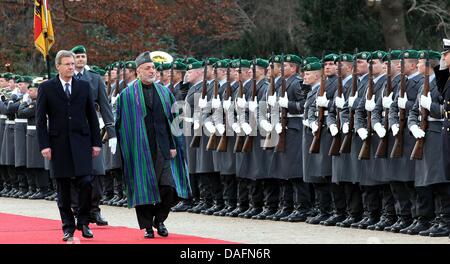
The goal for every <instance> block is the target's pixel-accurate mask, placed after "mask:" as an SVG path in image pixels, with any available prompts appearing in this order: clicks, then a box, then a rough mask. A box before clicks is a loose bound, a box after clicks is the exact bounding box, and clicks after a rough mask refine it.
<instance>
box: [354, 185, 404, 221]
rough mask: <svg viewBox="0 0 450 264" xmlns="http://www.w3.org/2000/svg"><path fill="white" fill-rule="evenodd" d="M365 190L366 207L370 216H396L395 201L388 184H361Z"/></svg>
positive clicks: (364, 200) (364, 201)
mask: <svg viewBox="0 0 450 264" xmlns="http://www.w3.org/2000/svg"><path fill="white" fill-rule="evenodd" d="M361 189H362V191H363V192H364V199H363V203H364V207H365V209H366V210H367V214H368V216H369V217H374V218H378V217H380V216H381V214H383V215H384V216H385V217H390V218H393V217H395V215H396V213H395V206H394V204H395V202H394V196H393V195H392V193H391V191H390V188H389V187H388V185H386V184H380V185H371V186H361Z"/></svg>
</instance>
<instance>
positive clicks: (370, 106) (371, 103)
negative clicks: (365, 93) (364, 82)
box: [365, 96, 377, 112]
mask: <svg viewBox="0 0 450 264" xmlns="http://www.w3.org/2000/svg"><path fill="white" fill-rule="evenodd" d="M375 106H377V104H376V103H375V96H372V99H371V100H369V99H367V100H366V105H365V108H366V111H369V112H372V111H373V110H374V109H375Z"/></svg>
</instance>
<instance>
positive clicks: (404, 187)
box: [390, 181, 417, 218]
mask: <svg viewBox="0 0 450 264" xmlns="http://www.w3.org/2000/svg"><path fill="white" fill-rule="evenodd" d="M390 186H391V191H392V195H393V196H394V199H395V201H396V202H397V205H398V210H397V215H398V216H399V217H402V218H415V217H416V211H417V210H416V201H415V200H416V199H414V198H413V197H411V192H410V191H409V189H411V188H413V187H414V182H412V186H411V182H396V181H393V182H390Z"/></svg>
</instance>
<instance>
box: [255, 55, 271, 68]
mask: <svg viewBox="0 0 450 264" xmlns="http://www.w3.org/2000/svg"><path fill="white" fill-rule="evenodd" d="M255 64H256V66H259V67H261V68H264V69H266V68H267V67H269V62H268V61H266V60H264V59H259V58H258V59H256V63H255ZM252 65H253V61H252Z"/></svg>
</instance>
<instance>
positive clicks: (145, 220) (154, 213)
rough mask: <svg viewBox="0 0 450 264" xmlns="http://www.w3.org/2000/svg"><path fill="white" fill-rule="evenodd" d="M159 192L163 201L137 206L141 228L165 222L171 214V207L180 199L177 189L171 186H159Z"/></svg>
mask: <svg viewBox="0 0 450 264" xmlns="http://www.w3.org/2000/svg"><path fill="white" fill-rule="evenodd" d="M159 194H160V197H161V203H158V204H156V205H153V204H146V205H137V206H136V207H135V209H136V216H137V220H138V224H139V228H140V229H144V228H145V229H147V228H152V226H153V225H157V224H158V223H163V222H164V221H165V220H166V219H167V217H168V216H169V212H170V208H171V207H172V206H174V205H175V203H176V202H177V201H178V199H177V197H176V192H175V189H173V187H171V186H164V185H163V186H159Z"/></svg>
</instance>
